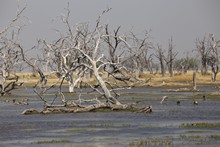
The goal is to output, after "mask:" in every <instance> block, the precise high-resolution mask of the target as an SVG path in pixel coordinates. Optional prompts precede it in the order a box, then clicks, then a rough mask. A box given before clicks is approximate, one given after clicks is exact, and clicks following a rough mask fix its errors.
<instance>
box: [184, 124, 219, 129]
mask: <svg viewBox="0 0 220 147" xmlns="http://www.w3.org/2000/svg"><path fill="white" fill-rule="evenodd" d="M180 128H220V123H183V124H181V125H180Z"/></svg>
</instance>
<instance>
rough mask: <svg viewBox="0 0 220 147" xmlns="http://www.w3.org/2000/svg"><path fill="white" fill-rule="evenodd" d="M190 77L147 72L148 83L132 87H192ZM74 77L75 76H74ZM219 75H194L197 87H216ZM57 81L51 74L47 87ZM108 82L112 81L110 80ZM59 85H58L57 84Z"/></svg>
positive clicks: (30, 79)
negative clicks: (215, 76)
mask: <svg viewBox="0 0 220 147" xmlns="http://www.w3.org/2000/svg"><path fill="white" fill-rule="evenodd" d="M16 75H18V77H19V82H24V84H25V85H26V86H34V85H35V83H37V81H38V80H39V76H38V75H33V74H32V73H16ZM192 75H193V71H189V72H187V73H186V74H184V75H179V74H174V76H173V77H170V76H169V75H168V74H166V76H165V77H161V74H150V73H149V72H144V73H143V74H141V75H140V80H143V81H145V80H148V79H150V80H149V81H148V82H144V83H141V84H136V85H134V87H149V86H151V87H187V88H189V87H192ZM102 76H103V78H104V79H107V76H106V75H105V74H102ZM75 77H76V76H75ZM219 79H220V74H219V75H218V76H217V81H215V82H212V81H211V74H210V72H209V73H208V74H207V75H201V73H199V72H198V73H197V74H196V81H197V85H204V86H216V85H219V84H220V80H219ZM57 81H58V78H57V77H56V75H55V74H51V75H49V76H48V85H52V84H55V83H56V82H57ZM83 81H86V82H89V83H90V84H95V83H96V81H95V79H94V77H92V78H90V79H88V78H87V79H86V78H84V79H83ZM110 81H111V82H112V81H113V80H112V79H111V78H110ZM57 85H59V83H57ZM63 85H67V82H66V81H64V83H63ZM118 85H122V86H123V83H122V82H118Z"/></svg>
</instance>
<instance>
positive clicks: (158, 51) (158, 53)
mask: <svg viewBox="0 0 220 147" xmlns="http://www.w3.org/2000/svg"><path fill="white" fill-rule="evenodd" d="M155 51H156V53H155V54H154V55H155V57H156V58H157V59H158V60H159V63H160V70H161V75H162V77H164V76H165V74H166V70H165V65H164V51H163V50H162V48H161V47H160V46H159V45H157V48H155Z"/></svg>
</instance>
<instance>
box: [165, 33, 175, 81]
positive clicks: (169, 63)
mask: <svg viewBox="0 0 220 147" xmlns="http://www.w3.org/2000/svg"><path fill="white" fill-rule="evenodd" d="M173 48H174V45H173V38H172V37H171V39H170V40H169V48H168V54H167V58H164V59H165V61H166V64H167V67H168V71H169V74H170V77H173V62H174V59H175V58H176V56H177V53H174V52H173Z"/></svg>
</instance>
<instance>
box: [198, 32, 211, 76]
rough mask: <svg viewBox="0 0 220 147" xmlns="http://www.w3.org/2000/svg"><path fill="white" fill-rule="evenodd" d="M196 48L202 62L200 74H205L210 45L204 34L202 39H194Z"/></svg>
mask: <svg viewBox="0 0 220 147" xmlns="http://www.w3.org/2000/svg"><path fill="white" fill-rule="evenodd" d="M196 50H197V51H198V53H199V54H200V57H201V63H202V68H201V73H202V75H205V74H207V71H208V69H207V63H208V58H209V55H210V52H211V50H210V47H209V44H208V43H207V39H206V37H205V36H204V37H203V39H202V40H199V39H197V40H196Z"/></svg>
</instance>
